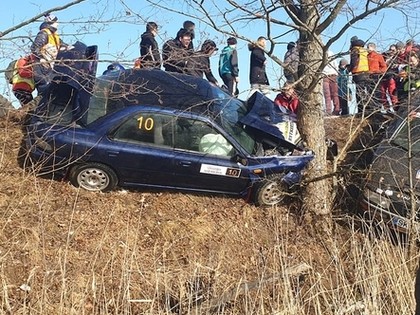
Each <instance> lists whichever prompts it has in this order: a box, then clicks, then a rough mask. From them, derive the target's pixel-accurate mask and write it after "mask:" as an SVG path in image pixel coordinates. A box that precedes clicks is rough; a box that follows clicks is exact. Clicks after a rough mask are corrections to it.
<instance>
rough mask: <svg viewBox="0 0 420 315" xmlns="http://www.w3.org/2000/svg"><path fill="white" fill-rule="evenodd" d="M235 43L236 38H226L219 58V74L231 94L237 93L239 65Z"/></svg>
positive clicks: (235, 94)
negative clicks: (225, 43) (225, 44)
mask: <svg viewBox="0 0 420 315" xmlns="http://www.w3.org/2000/svg"><path fill="white" fill-rule="evenodd" d="M236 44H237V40H236V38H234V37H230V38H228V40H227V46H226V47H225V48H223V49H222V52H221V53H220V59H219V75H220V77H221V78H222V80H223V83H224V84H225V85H226V87H227V89H228V92H229V93H230V94H231V95H232V96H237V95H238V94H239V90H238V83H239V67H238V53H237V51H236Z"/></svg>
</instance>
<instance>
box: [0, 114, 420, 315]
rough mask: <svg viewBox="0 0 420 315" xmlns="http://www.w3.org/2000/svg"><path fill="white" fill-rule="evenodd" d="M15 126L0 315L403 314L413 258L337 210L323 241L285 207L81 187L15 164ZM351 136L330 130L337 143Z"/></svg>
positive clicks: (4, 121) (1, 245)
mask: <svg viewBox="0 0 420 315" xmlns="http://www.w3.org/2000/svg"><path fill="white" fill-rule="evenodd" d="M18 116H19V114H18V111H11V112H9V113H8V114H7V115H6V116H5V117H3V118H1V119H0V132H1V137H0V139H1V140H0V141H1V149H0V172H1V175H2V180H1V181H0V214H1V216H0V224H1V231H2V233H1V234H0V237H1V239H0V253H1V256H0V257H1V258H0V259H1V270H0V277H1V281H2V291H1V311H0V312H2V313H4V314H206V313H208V314H210V313H211V314H302V315H303V314H319V315H321V314H322V315H325V314H375V315H376V314H411V313H413V311H412V310H413V309H414V296H413V290H414V286H413V279H414V266H415V265H416V262H417V257H412V258H409V259H408V258H406V257H407V254H406V251H407V248H406V247H404V246H397V245H393V244H392V243H391V242H390V241H389V240H388V239H387V237H386V236H385V235H382V237H379V238H378V237H372V236H371V235H369V233H362V232H361V231H360V226H361V224H360V223H358V221H357V220H354V215H353V214H352V213H350V212H351V211H349V210H350V209H346V207H345V203H344V206H341V207H337V209H336V211H335V213H336V214H335V222H336V226H335V234H334V237H333V239H332V240H326V239H322V238H321V237H319V236H318V235H311V234H310V232H309V231H310V229H309V228H308V227H306V226H304V225H302V224H300V222H301V220H300V218H301V214H300V213H299V211H298V209H299V207H298V205H299V203H298V201H295V200H290V202H288V203H286V204H280V205H278V206H274V207H270V208H261V207H255V206H253V205H251V204H248V203H246V202H245V201H244V200H242V199H236V198H228V197H223V196H210V195H194V194H186V193H176V192H155V191H141V190H139V191H127V190H121V189H120V190H116V191H113V192H111V193H106V194H104V193H92V192H87V191H83V190H80V189H77V188H75V187H73V186H71V185H70V184H69V183H68V182H65V181H56V180H50V179H45V178H39V177H37V176H35V175H34V174H31V173H29V172H26V171H24V170H23V169H22V168H20V167H19V165H18V163H17V155H18V151H19V145H20V142H21V138H22V133H21V129H20V122H19V117H18ZM351 126H352V120H351V119H349V118H348V119H338V118H337V119H334V118H330V119H329V122H328V123H327V129H328V128H329V129H328V130H329V131H328V130H327V133H331V132H334V134H335V136H336V137H337V138H336V140H337V141H338V143H339V146H340V147H343V145H345V143H346V140H347V139H348V138H349V135H350V134H351V132H349V128H351ZM337 189H339V188H337ZM340 205H342V204H340ZM356 223H357V224H356Z"/></svg>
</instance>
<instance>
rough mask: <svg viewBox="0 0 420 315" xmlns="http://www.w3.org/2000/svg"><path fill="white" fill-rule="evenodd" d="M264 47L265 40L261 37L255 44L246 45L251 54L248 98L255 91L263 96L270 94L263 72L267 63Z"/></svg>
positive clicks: (265, 74) (265, 75)
mask: <svg viewBox="0 0 420 315" xmlns="http://www.w3.org/2000/svg"><path fill="white" fill-rule="evenodd" d="M265 45H266V38H265V37H263V36H260V37H258V39H257V41H256V42H255V43H249V44H248V49H249V51H250V52H251V56H250V67H249V68H250V71H249V83H250V84H251V90H250V92H249V96H248V97H251V95H252V94H254V93H255V92H256V91H260V92H261V93H262V94H264V95H268V94H270V89H269V85H270V83H269V81H268V77H267V73H266V71H265V65H266V63H267V58H266V57H265V53H264V49H265Z"/></svg>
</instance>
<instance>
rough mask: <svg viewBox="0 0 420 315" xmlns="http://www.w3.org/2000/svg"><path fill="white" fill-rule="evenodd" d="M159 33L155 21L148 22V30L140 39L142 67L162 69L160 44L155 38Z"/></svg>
mask: <svg viewBox="0 0 420 315" xmlns="http://www.w3.org/2000/svg"><path fill="white" fill-rule="evenodd" d="M157 33H158V25H157V24H156V23H155V22H148V23H147V24H146V31H145V32H144V33H143V34H142V35H141V41H140V64H141V68H156V69H160V65H161V63H162V60H161V58H160V52H159V46H158V43H157V41H156V39H155V37H156V35H157Z"/></svg>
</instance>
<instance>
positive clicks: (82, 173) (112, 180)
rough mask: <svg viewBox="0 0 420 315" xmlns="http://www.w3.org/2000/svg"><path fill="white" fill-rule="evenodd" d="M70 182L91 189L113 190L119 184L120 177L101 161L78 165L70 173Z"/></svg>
mask: <svg viewBox="0 0 420 315" xmlns="http://www.w3.org/2000/svg"><path fill="white" fill-rule="evenodd" d="M69 179H70V182H71V183H72V184H73V185H74V186H76V187H81V188H83V189H86V190H89V191H102V192H107V191H111V190H113V189H114V188H115V186H117V184H118V177H117V175H116V174H115V172H114V171H113V170H112V169H111V168H110V167H108V166H106V165H104V164H100V163H87V164H81V165H76V166H74V167H72V168H71V170H70V173H69Z"/></svg>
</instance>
